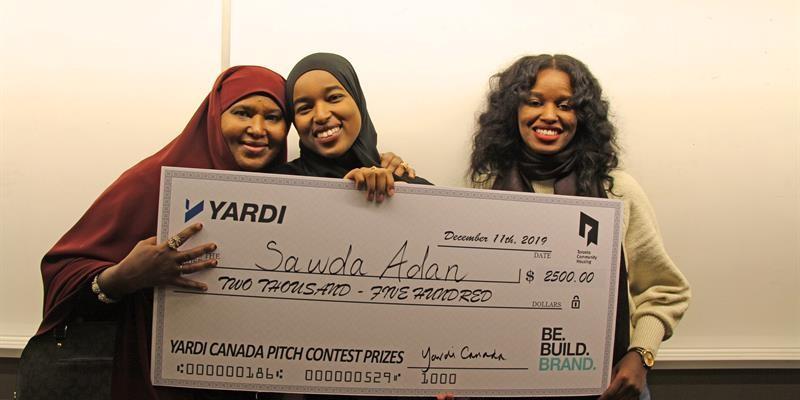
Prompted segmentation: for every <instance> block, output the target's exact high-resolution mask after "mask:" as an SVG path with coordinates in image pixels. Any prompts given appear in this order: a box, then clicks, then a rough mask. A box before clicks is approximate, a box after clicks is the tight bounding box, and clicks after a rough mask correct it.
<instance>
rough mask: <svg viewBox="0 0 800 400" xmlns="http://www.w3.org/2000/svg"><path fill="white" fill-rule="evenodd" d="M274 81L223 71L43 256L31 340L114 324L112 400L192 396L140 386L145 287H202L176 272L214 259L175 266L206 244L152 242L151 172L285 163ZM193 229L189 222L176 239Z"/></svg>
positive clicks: (278, 86) (146, 323) (246, 70)
mask: <svg viewBox="0 0 800 400" xmlns="http://www.w3.org/2000/svg"><path fill="white" fill-rule="evenodd" d="M284 82H285V81H284V79H283V77H281V76H280V75H278V74H276V73H275V72H272V71H270V70H268V69H266V68H262V67H252V66H243V67H233V68H230V69H228V70H226V71H225V72H223V73H222V74H221V75H220V76H219V77H218V78H217V81H216V82H215V83H214V87H213V89H212V90H211V93H209V94H208V96H207V97H206V99H205V100H204V101H203V103H202V104H201V105H200V107H199V108H198V109H197V112H195V114H194V116H193V117H192V119H191V121H189V123H188V125H186V128H185V129H184V130H183V132H182V133H181V134H180V135H179V136H178V137H177V138H175V139H174V140H172V142H170V143H169V144H168V145H167V146H166V147H164V148H163V149H161V150H160V151H159V152H157V153H156V154H154V155H152V156H150V157H148V158H146V159H145V160H143V161H141V162H140V163H138V164H136V165H135V166H134V167H133V168H131V169H129V170H127V171H126V172H125V173H123V174H122V176H120V177H119V179H117V181H116V182H114V183H113V184H112V185H111V186H110V187H109V188H108V189H106V191H105V192H103V193H102V194H101V195H100V197H99V198H98V199H97V200H96V201H95V202H94V204H92V206H91V207H90V208H89V210H88V211H86V213H85V214H84V215H83V217H81V219H80V220H79V221H78V223H76V224H75V226H73V227H72V229H70V230H69V232H67V233H66V234H65V235H64V236H63V237H62V238H61V240H59V241H58V243H56V245H55V246H54V247H53V248H52V249H51V250H50V251H49V252H48V253H47V254H46V255H45V256H44V259H43V260H42V277H43V279H44V292H45V300H44V320H43V321H42V324H41V326H40V327H39V331H38V332H37V335H41V334H43V333H45V332H48V331H51V330H52V329H54V328H55V327H57V326H59V325H61V324H63V323H65V322H67V321H68V320H71V319H73V318H78V317H82V316H90V315H91V316H97V315H98V314H99V315H105V316H106V318H107V319H111V320H116V321H117V322H118V329H117V332H118V333H117V344H116V351H115V357H114V367H113V372H112V376H113V378H112V389H111V390H112V397H113V398H114V399H158V398H162V399H163V398H192V395H191V393H187V392H185V391H184V392H183V393H181V392H180V391H176V390H168V389H161V388H154V387H153V386H152V384H151V383H150V334H151V322H152V315H151V314H152V299H153V297H152V296H153V292H152V287H153V286H157V285H165V284H166V285H177V286H182V287H188V288H194V289H198V290H203V289H205V287H206V286H205V284H203V283H201V282H196V281H193V280H191V279H189V278H187V277H186V275H185V274H189V273H192V272H196V271H199V270H201V269H204V268H209V267H213V266H214V265H215V262H214V261H213V260H211V261H209V260H207V261H203V262H198V263H194V264H188V265H183V266H181V263H183V262H185V261H188V260H192V259H194V258H196V257H198V256H200V255H203V254H205V253H208V252H210V251H213V250H214V249H215V245H214V244H212V243H207V244H203V245H200V246H197V247H194V248H192V249H177V247H178V246H179V245H180V243H174V242H173V243H157V242H156V238H155V232H156V223H157V215H158V194H159V180H160V176H161V167H162V166H175V167H190V168H212V169H220V170H234V171H264V172H267V171H269V170H270V169H271V168H272V167H273V166H275V165H277V164H282V163H284V162H286V134H287V130H288V123H287V122H286V121H285V120H284V117H283V116H284V112H285V110H284V103H283V92H284ZM200 229H201V226H200V224H195V225H192V226H189V227H188V228H186V229H185V230H184V231H183V232H181V233H180V234H179V235H180V238H181V239H182V240H183V241H185V240H186V239H188V238H189V237H190V236H191V235H193V234H194V233H196V232H197V231H199V230H200ZM98 292H99V293H102V296H101V295H99V294H98Z"/></svg>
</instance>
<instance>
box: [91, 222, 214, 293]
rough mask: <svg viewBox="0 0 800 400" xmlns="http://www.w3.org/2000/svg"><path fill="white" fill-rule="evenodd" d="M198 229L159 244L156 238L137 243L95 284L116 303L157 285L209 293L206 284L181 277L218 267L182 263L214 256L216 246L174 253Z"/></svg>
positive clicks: (196, 227) (197, 226)
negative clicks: (125, 296)
mask: <svg viewBox="0 0 800 400" xmlns="http://www.w3.org/2000/svg"><path fill="white" fill-rule="evenodd" d="M201 229H203V225H202V224H193V225H191V226H189V227H187V228H185V229H184V230H182V231H181V232H179V233H178V234H177V235H175V236H173V237H172V238H170V239H169V240H167V241H166V242H164V243H160V244H159V243H156V237H155V236H153V237H151V238H148V239H145V240H142V241H140V242H139V243H137V244H136V246H135V247H134V248H133V250H131V252H130V253H128V255H127V256H126V257H125V259H123V260H122V261H120V263H119V264H117V265H115V266H113V267H110V268H107V269H106V270H105V271H103V272H102V273H101V274H100V276H99V277H98V284H99V285H100V287H101V288H102V290H103V292H104V293H105V294H106V295H107V296H109V297H111V298H116V299H118V298H121V297H122V296H124V295H126V294H129V293H133V292H135V291H137V290H140V289H144V288H148V287H154V286H159V285H174V286H179V287H183V288H189V289H200V290H208V286H206V284H205V283H202V282H198V281H195V280H192V279H188V278H185V277H184V276H183V275H186V274H191V273H195V272H197V271H201V270H204V269H206V268H211V267H214V266H216V265H217V260H214V259H210V260H203V261H198V262H194V263H191V264H184V263H186V262H188V261H191V260H194V259H195V258H197V257H200V256H202V255H204V254H207V253H211V252H213V251H214V250H216V249H217V245H215V244H213V243H206V244H202V245H200V246H196V247H193V248H191V249H188V250H185V251H182V250H178V249H177V248H178V247H179V246H180V245H181V244H182V243H184V242H186V241H187V240H188V239H189V238H190V237H192V236H193V235H194V234H195V233H197V232H199V231H200V230H201ZM176 240H177V242H176Z"/></svg>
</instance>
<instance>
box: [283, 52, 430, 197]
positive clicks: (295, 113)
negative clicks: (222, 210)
mask: <svg viewBox="0 0 800 400" xmlns="http://www.w3.org/2000/svg"><path fill="white" fill-rule="evenodd" d="M286 101H287V105H286V110H287V114H288V117H289V119H290V120H292V121H293V122H294V125H295V128H296V129H297V133H298V134H299V136H300V158H298V159H296V160H294V161H292V162H290V163H288V164H286V165H284V166H282V167H280V168H279V170H278V171H277V172H278V173H286V174H293V175H305V176H319V177H328V178H346V179H351V180H353V181H355V182H356V184H357V185H358V187H364V188H365V189H366V190H367V197H368V199H369V200H372V199H374V200H375V201H378V202H380V201H383V199H384V196H385V195H389V196H391V195H392V194H394V181H395V180H401V181H404V182H408V183H420V184H430V183H429V182H428V181H427V180H425V179H422V178H419V177H416V176H414V174H413V173H411V174H409V173H404V174H403V175H402V176H397V175H393V174H392V173H391V172H390V171H389V170H387V169H384V168H381V159H380V154H379V153H378V150H377V144H378V133H377V132H376V130H375V126H374V125H373V124H372V120H371V119H370V117H369V112H368V111H367V102H366V99H365V98H364V93H363V91H362V90H361V84H360V83H359V81H358V75H356V71H355V69H353V66H352V65H351V64H350V62H349V61H347V60H346V59H345V58H344V57H342V56H339V55H336V54H330V53H316V54H311V55H309V56H306V57H305V58H303V59H302V60H300V62H298V63H297V65H295V66H294V68H292V71H291V72H290V73H289V78H288V79H287V81H286Z"/></svg>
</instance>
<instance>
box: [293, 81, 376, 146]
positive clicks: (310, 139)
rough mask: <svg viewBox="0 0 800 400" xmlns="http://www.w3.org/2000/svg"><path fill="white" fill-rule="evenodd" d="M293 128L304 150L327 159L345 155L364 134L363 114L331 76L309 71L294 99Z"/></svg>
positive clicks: (295, 87) (299, 85) (299, 83)
mask: <svg viewBox="0 0 800 400" xmlns="http://www.w3.org/2000/svg"><path fill="white" fill-rule="evenodd" d="M292 98H293V102H294V126H295V128H297V133H298V134H299V135H300V141H301V142H302V143H303V145H304V146H306V147H307V148H309V149H311V150H313V151H314V152H315V153H317V154H319V155H321V156H323V157H326V158H337V157H341V156H342V155H344V154H345V153H346V152H347V151H348V150H350V147H352V146H353V143H354V142H355V141H356V139H357V138H358V134H359V132H360V131H361V112H360V111H359V110H358V105H357V104H356V102H355V100H354V99H353V97H352V96H351V95H350V93H348V92H347V90H345V88H344V86H342V84H341V83H340V82H339V81H338V80H337V79H336V78H335V77H334V76H333V75H331V73H330V72H327V71H322V70H313V71H308V72H306V73H305V74H303V75H302V76H300V78H298V79H297V82H295V85H294V93H293V95H292Z"/></svg>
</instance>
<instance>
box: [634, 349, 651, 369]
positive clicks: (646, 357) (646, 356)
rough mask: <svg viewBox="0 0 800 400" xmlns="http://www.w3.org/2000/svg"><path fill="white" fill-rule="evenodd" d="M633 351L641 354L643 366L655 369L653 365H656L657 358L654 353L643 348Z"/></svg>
mask: <svg viewBox="0 0 800 400" xmlns="http://www.w3.org/2000/svg"><path fill="white" fill-rule="evenodd" d="M631 350H633V351H635V352H637V353H639V355H640V356H642V365H644V367H645V368H647V369H652V368H653V365H654V364H655V363H656V356H654V355H653V352H652V351H650V350H647V349H645V348H642V347H633V348H631Z"/></svg>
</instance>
